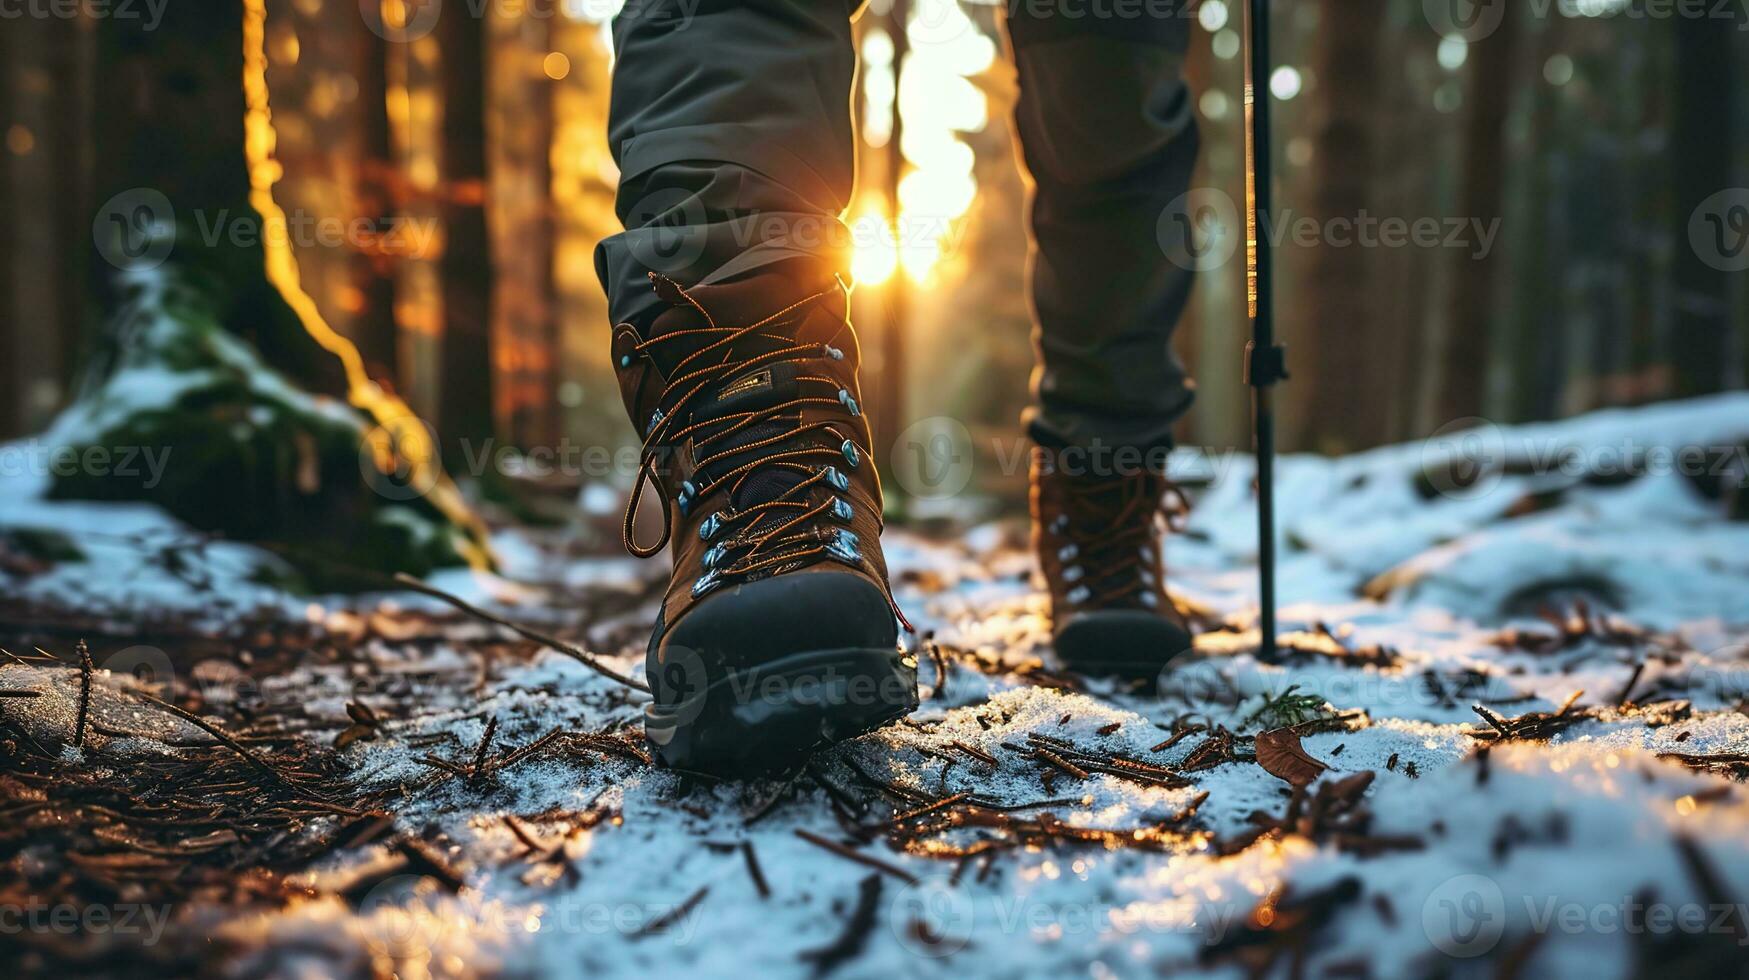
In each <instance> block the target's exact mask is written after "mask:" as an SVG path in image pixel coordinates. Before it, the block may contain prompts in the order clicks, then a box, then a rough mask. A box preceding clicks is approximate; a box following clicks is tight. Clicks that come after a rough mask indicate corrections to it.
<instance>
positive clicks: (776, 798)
mask: <svg viewBox="0 0 1749 980" xmlns="http://www.w3.org/2000/svg"><path fill="white" fill-rule="evenodd" d="M804 771H805V770H804V769H803V767H801V766H797V767H796V769H795V771H794V772H792V773H790V774H789V775H788V776H786V777H784V780H783V783H782V785H780V786H778V788H777V792H775V793H773V794H771V799H769V800H766V801H765V802H764V803H761V804H760V805H759V809H757V810H755V811H753V815H752V816H750V817H748V818H747V826H749V827H751V826H753V825H754V824H756V823H758V822H759V821H761V820H764V819H765V818H766V817H767V816H770V815H771V811H773V810H776V809H777V805H778V804H779V803H782V802H783V801H784V800H785V799H788V798H789V794H790V791H791V790H793V789H795V787H796V780H798V779H801V778H802V773H803V772H804Z"/></svg>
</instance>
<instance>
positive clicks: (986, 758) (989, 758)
mask: <svg viewBox="0 0 1749 980" xmlns="http://www.w3.org/2000/svg"><path fill="white" fill-rule="evenodd" d="M953 747H954V748H956V749H959V750H960V751H961V752H964V753H965V754H966V755H969V756H971V757H972V758H974V759H976V760H978V761H979V762H982V763H983V764H984V765H986V766H989V767H990V768H992V769H1000V768H1001V767H1002V763H1000V762H998V761H996V757H995V756H993V755H991V754H990V753H988V752H985V751H984V750H983V749H979V748H974V747H972V746H970V745H967V744H966V743H964V742H961V741H959V740H957V739H956V740H954V743H953Z"/></svg>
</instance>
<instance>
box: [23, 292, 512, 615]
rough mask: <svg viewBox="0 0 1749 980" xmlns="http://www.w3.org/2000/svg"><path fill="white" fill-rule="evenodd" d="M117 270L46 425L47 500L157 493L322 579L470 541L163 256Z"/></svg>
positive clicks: (158, 498)
mask: <svg viewBox="0 0 1749 980" xmlns="http://www.w3.org/2000/svg"><path fill="white" fill-rule="evenodd" d="M124 279H125V284H126V287H127V294H126V298H125V302H123V304H122V305H121V306H120V307H119V309H118V310H117V311H116V313H115V314H114V315H113V316H112V318H111V320H110V322H109V323H108V324H106V325H105V327H104V333H105V336H104V342H103V343H102V345H101V348H102V349H101V352H100V353H99V354H98V355H97V357H95V358H94V359H93V361H92V363H91V365H90V367H89V368H88V371H87V374H86V376H85V378H84V379H83V382H82V384H81V388H80V391H79V394H78V396H77V397H76V399H75V400H74V402H73V404H72V405H70V406H69V407H68V408H67V410H66V411H65V412H63V413H62V415H61V416H60V417H59V418H58V419H57V420H56V421H55V423H54V425H53V426H52V427H51V429H50V431H49V433H48V434H47V439H46V441H47V442H49V444H50V445H51V446H52V447H53V448H52V452H53V453H54V454H55V455H54V457H53V459H52V460H51V464H52V465H51V467H50V470H51V476H50V483H49V488H48V496H50V497H51V498H59V499H77V500H128V501H147V502H150V503H154V504H157V505H159V506H161V507H163V508H164V509H165V510H167V511H169V512H170V513H171V514H174V515H175V516H176V517H178V518H179V519H181V520H183V521H185V522H186V523H188V524H190V525H191V526H193V527H196V528H200V529H202V530H207V531H212V532H216V533H219V534H222V535H224V536H225V537H227V538H233V539H237V540H243V541H252V542H259V543H263V544H265V545H268V546H271V547H273V548H274V550H276V551H278V552H280V553H281V554H282V555H285V556H286V557H288V558H290V559H291V560H292V561H293V563H294V564H296V565H298V566H299V568H300V569H301V570H302V571H303V572H304V573H305V577H306V580H307V583H308V584H310V585H311V586H312V587H333V586H334V585H335V579H334V575H333V571H334V567H335V566H336V565H337V564H338V565H341V566H350V567H355V568H360V569H366V570H370V571H373V572H392V571H406V572H411V573H413V574H416V575H417V574H424V573H426V572H428V571H430V570H431V569H433V568H436V567H439V566H443V565H456V564H462V563H464V562H465V560H466V556H467V555H468V554H470V553H478V546H479V544H480V542H478V541H477V540H476V537H475V535H473V534H472V533H471V532H470V531H469V530H468V529H467V528H465V527H462V526H460V525H458V524H457V523H456V522H455V521H452V520H451V519H450V518H448V517H446V516H445V515H444V514H443V513H441V512H440V511H439V510H438V509H437V508H436V507H435V506H433V505H432V504H431V503H430V502H429V501H428V500H427V499H426V498H425V496H424V495H423V494H421V493H419V492H417V489H416V488H414V487H411V486H408V485H407V484H406V483H405V482H404V481H398V480H396V479H395V478H394V477H393V476H392V475H391V474H390V473H385V472H384V471H383V469H382V468H381V467H380V465H379V463H378V462H377V460H378V458H379V456H378V453H377V451H376V450H377V449H380V447H381V445H382V443H383V442H384V440H383V438H382V436H383V434H382V432H381V431H380V430H378V429H377V428H376V427H375V425H374V423H373V422H372V420H371V419H370V418H368V417H367V416H365V415H364V414H363V413H361V412H359V411H358V410H356V409H354V408H353V407H351V406H350V405H347V404H345V403H343V402H340V401H338V400H336V399H333V398H329V397H325V396H319V395H311V394H309V393H307V392H304V391H302V390H300V389H299V388H297V387H296V386H295V385H294V384H292V383H291V382H290V381H289V380H287V378H286V377H285V376H284V375H282V374H280V373H279V372H278V371H276V370H274V369H273V368H272V367H270V366H269V365H267V364H265V363H264V362H263V361H262V359H261V357H260V355H259V354H258V353H257V352H256V350H255V349H254V348H253V347H251V346H250V345H249V344H248V343H247V342H245V341H243V340H241V339H239V338H238V337H237V336H235V335H234V334H233V333H232V332H229V331H227V330H226V329H224V328H223V327H222V326H221V325H220V323H219V320H218V318H217V316H216V315H215V313H214V310H213V305H214V304H213V302H212V301H211V300H210V299H208V298H207V297H206V295H205V291H204V290H201V289H198V288H194V287H191V286H190V285H188V284H187V283H186V282H185V281H184V280H182V279H181V278H180V277H179V275H178V274H177V273H176V272H175V271H174V269H173V267H172V266H164V267H160V268H158V269H155V270H151V271H150V272H135V273H126V274H124ZM372 440H374V441H375V443H376V447H375V448H373V444H372Z"/></svg>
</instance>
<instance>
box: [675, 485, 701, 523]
mask: <svg viewBox="0 0 1749 980" xmlns="http://www.w3.org/2000/svg"><path fill="white" fill-rule="evenodd" d="M696 493H698V487H697V485H695V484H694V483H693V482H692V481H691V480H687V481H686V482H685V483H682V484H681V485H680V495H679V496H678V497H675V498H674V504H675V506H677V507H679V508H680V513H681V516H685V515H686V513H687V512H688V511H690V510H692V497H693V495H694V494H696Z"/></svg>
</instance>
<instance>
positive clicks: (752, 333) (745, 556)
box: [622, 284, 891, 601]
mask: <svg viewBox="0 0 1749 980" xmlns="http://www.w3.org/2000/svg"><path fill="white" fill-rule="evenodd" d="M834 288H837V289H842V288H843V287H842V285H841V284H840V285H839V286H837V287H834ZM834 288H828V289H825V290H822V291H820V292H818V293H815V294H813V295H812V296H809V297H807V298H805V299H802V300H800V301H799V302H796V303H794V304H791V305H790V306H787V307H785V308H783V309H781V310H779V311H777V312H776V313H773V314H771V315H770V316H768V317H766V318H764V319H762V320H759V321H758V322H756V323H751V324H748V325H746V326H724V325H720V324H718V323H717V322H716V320H715V319H713V318H712V316H711V314H710V313H709V311H707V310H706V309H705V308H704V307H703V306H702V305H701V304H700V303H699V302H698V301H697V300H695V299H693V297H692V296H691V295H689V294H688V293H687V292H686V291H685V290H684V289H682V290H679V293H680V295H681V296H682V297H684V298H685V299H686V301H687V302H688V303H689V304H690V305H691V306H692V308H693V309H695V310H697V311H698V313H699V314H700V315H701V316H702V317H703V318H704V321H705V325H704V326H700V327H690V328H682V329H679V330H674V331H670V332H668V333H664V334H661V335H658V336H656V337H653V338H651V339H649V340H645V341H643V342H641V343H639V344H638V345H637V346H636V348H634V352H635V356H642V355H645V354H646V353H648V352H649V351H651V350H654V349H656V348H658V347H660V346H662V345H665V344H672V343H674V342H676V341H677V340H682V339H684V340H690V341H692V342H693V343H699V342H700V341H705V343H703V344H702V345H701V346H699V347H698V349H697V350H694V351H693V352H692V353H690V354H688V355H686V356H685V357H684V358H682V359H681V360H680V361H679V362H678V363H677V364H676V365H675V367H674V368H673V370H672V371H671V372H670V374H671V375H672V377H671V379H670V380H669V382H668V385H667V389H666V391H665V392H664V394H663V397H662V400H661V403H660V404H659V405H658V407H657V410H656V412H655V413H654V414H653V415H652V416H651V420H650V424H649V427H648V430H647V431H646V433H645V435H644V442H643V448H642V451H641V454H640V461H639V466H638V474H637V482H636V484H635V487H634V491H633V494H632V497H631V500H630V501H628V502H627V504H626V512H625V521H624V525H623V527H622V541H623V543H624V545H625V547H626V550H627V551H629V552H631V553H632V554H633V555H636V556H637V557H639V558H648V557H650V556H652V555H654V554H656V553H657V552H659V551H661V550H662V548H663V546H665V545H666V544H667V543H668V542H669V540H670V538H671V536H672V535H673V517H672V515H671V513H670V511H669V509H668V508H667V507H663V508H662V535H661V538H660V539H659V540H658V541H657V542H656V543H655V544H654V545H651V546H649V547H644V546H641V545H639V544H638V543H637V541H636V540H635V533H634V532H635V526H634V525H635V522H636V518H637V510H638V503H639V501H640V500H641V499H642V497H643V493H644V487H645V485H646V484H647V483H653V482H655V476H656V471H657V467H658V465H659V463H660V461H661V459H662V457H663V454H664V451H665V447H669V446H673V445H678V444H681V443H683V442H684V441H685V440H687V439H689V438H690V439H692V441H693V448H694V451H695V452H696V453H697V458H696V459H695V461H694V465H693V479H691V480H688V481H686V482H685V483H683V484H682V486H681V487H680V492H679V495H678V498H677V504H678V506H679V508H680V510H681V512H682V514H686V513H689V512H691V511H692V510H693V509H694V508H697V507H699V506H700V504H701V503H702V502H703V501H706V500H707V499H711V498H713V497H715V496H716V495H717V494H719V493H722V492H724V491H726V497H725V503H724V506H723V507H722V508H721V509H720V510H718V511H717V512H715V513H713V514H711V515H710V516H709V517H707V518H705V520H704V521H703V522H702V523H701V524H700V526H699V535H700V536H701V537H702V538H703V539H704V540H706V541H709V542H711V548H710V549H709V550H708V551H706V553H705V556H704V565H705V574H704V575H703V576H702V577H700V578H699V580H698V581H697V583H695V585H694V587H693V594H694V595H695V596H696V595H702V594H704V593H705V592H708V591H710V590H711V589H712V588H714V587H716V586H717V585H720V584H722V582H723V581H725V580H727V579H730V578H736V577H746V576H754V575H759V574H761V573H772V574H775V573H777V572H780V571H788V570H790V569H793V568H798V567H801V566H802V565H806V564H810V563H812V562H815V561H820V560H824V559H833V560H837V561H840V562H843V563H844V564H848V565H852V566H856V567H865V565H866V560H865V559H864V558H863V556H862V551H861V543H860V542H859V541H858V540H857V536H856V534H855V533H854V532H852V531H851V530H850V529H849V528H847V527H843V526H840V527H836V528H834V527H830V526H827V525H826V523H825V521H823V520H822V519H823V518H826V519H830V520H832V521H836V522H838V523H839V524H840V525H842V524H848V523H849V521H850V519H851V517H852V516H853V513H854V511H853V508H855V507H864V508H867V509H868V511H869V512H870V513H873V514H875V515H876V517H877V519H878V517H879V514H880V510H879V508H878V507H877V506H876V504H875V502H874V501H873V500H871V499H869V498H868V497H867V496H866V495H865V494H863V493H862V492H861V490H860V489H859V488H857V487H856V486H855V485H854V484H852V483H851V482H850V480H849V478H848V477H847V476H846V475H845V474H844V471H843V470H841V469H839V467H841V466H847V467H849V468H851V469H855V468H856V467H858V466H860V465H862V462H863V457H864V456H865V455H866V449H865V447H866V446H868V445H869V444H871V443H872V441H873V440H872V435H871V433H870V430H869V427H868V422H867V419H866V418H864V417H863V416H862V414H861V410H860V408H859V407H858V406H857V404H856V400H855V398H854V397H853V396H852V395H851V393H850V391H849V390H848V389H847V388H843V387H840V386H839V382H838V381H837V380H835V379H833V378H830V377H826V376H824V375H818V374H807V373H804V371H803V369H800V368H798V370H797V377H796V381H797V391H798V392H799V393H798V394H797V395H796V396H795V397H792V398H788V399H785V400H782V401H780V402H777V403H775V404H772V405H769V406H766V407H763V408H758V409H754V410H751V411H741V412H731V413H728V414H724V415H719V416H715V417H711V418H707V419H704V420H702V421H693V418H692V416H693V414H694V410H695V407H696V406H697V405H698V404H699V400H700V399H701V398H702V397H704V396H706V395H707V393H710V392H715V391H719V390H721V389H722V387H723V386H724V385H726V384H727V383H728V382H730V381H731V380H733V379H735V378H737V377H740V376H742V375H745V374H747V373H748V372H750V371H754V370H757V369H759V368H761V367H769V366H772V365H777V364H782V363H791V362H793V363H797V364H798V365H799V364H805V363H807V362H810V361H816V362H817V361H822V360H842V359H843V358H844V356H845V355H844V352H843V351H842V350H840V349H839V348H836V347H833V346H832V345H831V344H829V343H803V342H800V341H798V340H796V339H795V338H794V337H791V336H788V335H786V334H785V333H784V332H783V328H784V327H786V326H789V325H790V322H791V320H790V318H791V316H792V314H795V313H797V312H798V311H800V310H801V309H803V308H804V307H806V306H807V305H808V304H809V303H812V302H814V301H815V300H818V299H820V298H822V297H824V296H827V295H829V294H831V293H832V292H833V291H834ZM844 329H845V330H846V331H848V330H850V329H851V327H850V326H849V324H846V325H845V326H844ZM852 336H853V337H854V334H853V335H852ZM810 387H811V388H812V389H813V390H814V391H820V390H821V389H822V388H829V389H831V390H834V391H835V394H832V395H827V394H824V393H821V394H805V393H800V392H806V391H807V390H808V389H809V388H810ZM808 405H829V406H835V407H839V408H841V409H843V411H844V412H845V413H846V415H847V416H848V417H849V421H850V422H851V424H852V427H853V429H854V431H851V432H846V431H845V429H844V428H841V426H840V421H839V420H835V419H817V420H814V421H808V422H804V421H801V415H800V410H801V409H802V408H803V407H804V406H808ZM810 433H820V434H821V435H823V436H824V437H825V438H823V439H806V438H805V437H806V436H808V435H809V434H810ZM724 464H728V465H724ZM719 470H720V471H719ZM821 486H827V487H830V488H831V489H832V490H833V491H835V492H834V493H833V494H831V495H828V496H826V497H825V498H824V499H823V500H821V501H819V502H817V503H816V502H812V501H810V500H809V497H810V495H811V493H812V491H813V490H814V489H815V488H817V487H821ZM737 504H741V505H742V506H737ZM889 601H891V599H890V597H889Z"/></svg>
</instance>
